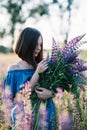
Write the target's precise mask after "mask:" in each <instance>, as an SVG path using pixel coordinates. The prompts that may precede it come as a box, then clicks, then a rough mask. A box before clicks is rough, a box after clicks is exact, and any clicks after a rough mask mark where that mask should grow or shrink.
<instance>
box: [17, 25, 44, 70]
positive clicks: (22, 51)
mask: <svg viewBox="0 0 87 130" xmlns="http://www.w3.org/2000/svg"><path fill="white" fill-rule="evenodd" d="M39 36H41V37H42V35H41V33H40V32H39V31H38V30H37V29H35V28H30V27H27V28H25V29H24V30H23V31H22V32H21V33H20V36H19V38H18V40H17V42H16V46H15V53H16V54H17V55H18V56H19V57H20V58H21V59H22V60H24V61H26V62H27V63H29V64H31V65H32V66H33V67H34V68H36V66H37V63H39V62H40V61H41V60H42V59H43V44H42V45H41V51H40V53H39V55H38V56H37V57H34V51H35V48H36V46H37V44H38V43H37V42H38V38H39ZM42 41H43V39H42Z"/></svg>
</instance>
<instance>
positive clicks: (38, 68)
mask: <svg viewBox="0 0 87 130" xmlns="http://www.w3.org/2000/svg"><path fill="white" fill-rule="evenodd" d="M15 52H16V54H17V55H18V56H19V57H20V58H21V60H20V61H19V62H18V63H15V64H12V65H11V66H10V67H9V69H8V74H7V76H6V78H5V86H7V85H9V86H10V91H11V93H12V95H13V99H14V98H15V96H16V94H17V93H18V92H20V90H21V87H20V86H21V85H22V84H24V83H25V82H27V81H29V82H30V83H31V91H32V92H33V91H34V90H35V88H34V86H35V84H36V83H37V82H38V80H39V73H43V72H44V71H45V70H46V69H47V68H48V65H47V62H46V59H43V38H42V35H41V33H40V32H39V31H38V30H37V29H35V28H30V27H27V28H25V29H24V30H23V31H22V32H21V33H20V36H19V38H18V40H17V42H16V46H15ZM39 90H40V91H39ZM39 90H35V91H36V93H37V96H38V97H39V98H40V99H42V100H47V104H46V110H47V113H48V114H47V116H48V117H47V124H48V125H47V128H46V130H53V129H55V130H56V112H55V105H54V103H53V101H52V97H53V95H52V93H51V91H50V90H47V89H46V88H42V87H40V88H39Z"/></svg>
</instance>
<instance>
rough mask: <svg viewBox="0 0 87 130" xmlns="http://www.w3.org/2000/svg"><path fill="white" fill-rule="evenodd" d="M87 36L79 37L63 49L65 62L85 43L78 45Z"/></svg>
mask: <svg viewBox="0 0 87 130" xmlns="http://www.w3.org/2000/svg"><path fill="white" fill-rule="evenodd" d="M85 35H86V34H83V35H80V36H77V37H75V38H73V39H72V40H71V41H69V42H68V43H67V44H66V45H65V47H64V48H63V49H62V56H63V58H64V59H65V60H68V59H69V57H70V56H71V55H72V53H74V52H75V51H76V50H77V49H78V48H79V47H80V46H81V45H82V43H84V42H80V43H78V42H79V41H80V40H81V39H82V38H83V37H84V36H85Z"/></svg>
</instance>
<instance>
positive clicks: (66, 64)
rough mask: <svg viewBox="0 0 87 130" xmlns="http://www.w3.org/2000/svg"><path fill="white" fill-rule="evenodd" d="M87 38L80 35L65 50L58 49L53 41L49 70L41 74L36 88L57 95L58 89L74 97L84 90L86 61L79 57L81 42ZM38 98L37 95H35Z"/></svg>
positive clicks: (48, 60) (48, 58)
mask: <svg viewBox="0 0 87 130" xmlns="http://www.w3.org/2000/svg"><path fill="white" fill-rule="evenodd" d="M84 36H85V34H84V35H80V36H77V37H75V38H74V39H72V40H71V41H69V42H68V43H67V44H66V45H65V46H64V48H60V47H58V44H57V43H56V42H55V40H53V44H52V52H51V56H49V55H48V56H47V62H48V69H47V70H46V71H45V72H44V73H40V74H39V75H40V80H39V82H38V83H37V84H36V86H35V87H36V88H38V87H45V88H47V89H49V90H51V91H52V93H53V94H55V93H56V88H58V87H59V88H62V89H63V90H66V91H67V92H71V93H73V94H74V95H76V94H77V92H78V91H79V90H80V88H82V89H84V86H85V84H86V83H87V81H86V76H85V74H84V71H86V70H87V66H86V65H85V63H86V61H84V60H82V59H80V58H79V57H78V55H79V53H80V50H79V48H80V47H81V45H82V44H84V43H86V42H81V41H80V40H81V39H82V38H83V37H84ZM34 96H35V98H36V95H34Z"/></svg>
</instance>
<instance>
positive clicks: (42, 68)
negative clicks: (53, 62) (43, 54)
mask: <svg viewBox="0 0 87 130" xmlns="http://www.w3.org/2000/svg"><path fill="white" fill-rule="evenodd" d="M47 68H48V64H47V61H46V59H44V60H42V61H41V62H40V63H39V64H38V66H37V69H36V72H38V74H39V73H42V72H44V71H45V70H46V69H47Z"/></svg>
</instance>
